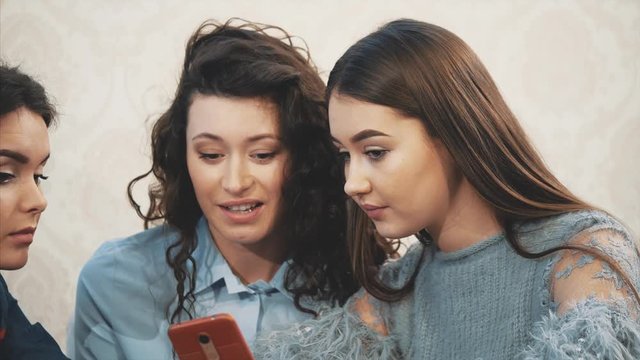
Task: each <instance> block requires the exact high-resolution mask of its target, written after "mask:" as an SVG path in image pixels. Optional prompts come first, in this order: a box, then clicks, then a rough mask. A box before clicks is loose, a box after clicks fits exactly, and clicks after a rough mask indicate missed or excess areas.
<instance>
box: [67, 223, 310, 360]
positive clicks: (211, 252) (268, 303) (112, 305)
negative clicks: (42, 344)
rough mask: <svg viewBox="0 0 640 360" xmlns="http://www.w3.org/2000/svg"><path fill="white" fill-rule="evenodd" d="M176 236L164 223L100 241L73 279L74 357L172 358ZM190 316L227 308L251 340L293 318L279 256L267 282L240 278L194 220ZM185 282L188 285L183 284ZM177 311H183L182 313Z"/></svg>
mask: <svg viewBox="0 0 640 360" xmlns="http://www.w3.org/2000/svg"><path fill="white" fill-rule="evenodd" d="M178 236H179V233H178V231H176V230H175V229H173V228H171V227H170V226H167V225H162V226H158V227H155V228H152V229H149V230H146V231H143V232H141V233H138V234H135V235H133V236H130V237H127V238H124V239H120V240H114V241H108V242H106V243H105V244H103V245H102V246H101V247H100V248H99V249H98V250H97V251H96V253H95V254H94V255H93V257H92V258H91V259H90V260H89V262H87V264H86V265H85V266H84V267H83V269H82V271H81V273H80V277H79V280H78V289H77V298H76V312H75V320H74V321H75V336H74V343H73V344H72V346H71V347H70V348H75V356H74V358H75V359H78V360H79V359H124V358H126V359H172V356H173V350H172V346H171V343H170V341H169V338H168V335H167V330H168V328H169V321H168V319H169V317H170V315H171V314H172V313H173V311H174V309H175V308H176V305H177V295H176V280H175V278H174V275H173V272H172V270H171V268H170V267H169V266H168V264H167V262H166V260H165V251H166V249H167V248H168V246H170V245H171V244H172V243H174V242H175V241H176V240H177V238H178ZM196 237H197V247H196V249H195V251H194V252H193V254H192V256H193V258H194V260H195V263H196V288H195V291H194V295H195V299H196V301H195V308H194V309H193V311H191V313H192V314H193V315H194V318H198V317H204V316H207V315H212V314H216V313H220V312H226V313H230V314H231V315H233V317H234V318H235V319H236V321H237V323H238V326H239V327H240V330H241V331H242V333H243V334H244V336H245V338H246V340H247V342H248V343H249V344H250V345H251V344H252V343H253V340H254V338H255V335H256V332H257V331H261V330H262V331H269V330H271V329H276V328H282V327H283V326H284V325H287V324H291V323H295V322H300V321H302V320H304V319H308V318H309V317H311V315H309V314H306V313H303V312H301V311H299V310H297V309H296V308H295V306H294V303H293V297H292V296H291V294H290V293H288V292H287V291H286V290H285V288H284V276H285V274H286V270H287V268H288V263H287V262H285V263H284V264H283V265H282V266H281V267H280V269H279V270H278V271H277V272H276V274H275V275H274V277H273V279H272V280H271V281H270V282H266V281H262V280H259V281H257V282H255V283H252V284H249V285H245V284H243V283H242V282H241V281H240V279H238V277H237V276H235V275H234V274H233V272H232V271H231V269H230V268H229V265H228V264H227V261H226V260H225V259H224V257H223V256H222V254H221V253H220V252H219V251H218V249H217V247H216V246H215V243H214V242H213V239H212V238H211V234H210V232H209V228H208V225H207V222H206V220H205V219H204V218H202V219H200V221H199V222H198V224H197V228H196ZM186 286H188V285H186ZM181 319H182V320H185V319H187V316H186V314H185V313H183V314H181Z"/></svg>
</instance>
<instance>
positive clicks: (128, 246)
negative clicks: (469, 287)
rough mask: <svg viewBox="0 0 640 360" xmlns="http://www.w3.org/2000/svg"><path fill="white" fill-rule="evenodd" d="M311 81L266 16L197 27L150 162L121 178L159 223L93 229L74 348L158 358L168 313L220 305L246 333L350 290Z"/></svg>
mask: <svg viewBox="0 0 640 360" xmlns="http://www.w3.org/2000/svg"><path fill="white" fill-rule="evenodd" d="M271 34H274V35H271ZM324 91H325V86H324V83H323V82H322V80H321V79H320V77H319V76H318V73H317V70H316V68H315V66H314V65H313V63H312V62H311V60H310V58H309V54H308V53H307V51H306V50H305V49H302V48H299V47H296V46H294V44H293V41H292V38H291V36H289V35H288V34H287V33H286V32H285V31H284V30H282V29H280V28H278V27H274V26H267V25H262V24H254V23H250V22H245V21H242V20H239V19H231V20H229V21H228V22H226V23H225V24H222V25H218V24H216V23H214V22H212V21H207V22H205V23H204V24H203V25H201V26H200V27H199V28H198V29H197V30H196V32H195V33H194V34H193V35H192V36H191V38H190V39H189V41H188V44H187V47H186V52H185V59H184V65H183V68H182V75H181V77H180V82H179V84H178V88H177V90H176V94H175V98H174V99H173V102H172V104H171V106H170V107H169V109H168V110H167V111H166V112H165V113H164V114H163V115H162V116H160V118H159V119H158V121H157V122H156V123H155V125H154V128H153V133H152V150H153V165H152V168H151V170H150V171H149V172H147V173H145V174H143V175H141V176H139V177H137V178H135V179H133V181H131V183H130V184H129V197H130V201H131V203H132V205H133V206H134V208H135V209H136V210H137V212H138V214H139V215H140V216H141V217H142V218H143V219H144V221H145V226H146V227H147V228H148V227H149V225H151V224H153V223H158V222H160V223H161V224H160V225H159V226H156V227H153V228H148V229H147V230H145V231H143V232H141V233H139V234H136V235H133V236H130V237H127V238H125V239H121V240H116V241H109V242H107V243H105V244H104V245H102V247H101V248H100V249H98V250H97V252H96V253H95V255H94V256H93V257H92V258H91V260H89V262H88V263H87V264H86V265H85V266H84V268H83V270H82V272H81V274H80V278H79V281H78V292H77V294H78V295H77V303H76V313H75V337H74V341H75V349H76V358H77V359H87V358H100V359H102V358H105V359H106V358H109V359H115V358H129V359H138V358H153V359H170V358H172V357H173V351H172V347H171V344H170V341H169V338H168V336H167V329H168V327H169V325H170V324H174V323H178V322H180V321H184V320H187V319H191V318H198V317H203V316H207V315H212V314H215V313H219V312H227V313H231V314H232V315H233V316H234V317H235V319H236V321H237V322H238V325H239V327H240V329H241V331H242V333H243V335H244V336H245V338H246V339H247V341H248V343H249V344H250V345H251V343H252V342H253V339H254V337H255V334H256V332H258V331H269V330H272V329H277V328H283V327H284V326H285V325H288V324H291V323H295V322H299V321H302V320H304V319H307V318H311V317H313V316H315V315H317V313H318V312H320V311H321V310H322V309H324V308H330V307H333V306H336V305H342V304H344V302H345V301H346V300H347V299H348V298H349V297H350V296H351V295H352V294H353V293H354V292H355V291H356V290H357V288H358V286H357V282H356V281H355V279H354V277H353V274H352V272H351V271H350V269H351V266H350V262H349V257H348V251H347V248H346V246H347V244H346V240H345V236H346V235H345V234H346V230H345V229H346V214H345V212H346V210H345V200H346V197H345V195H344V193H343V191H342V184H343V181H344V177H343V174H342V171H341V169H340V168H339V166H338V159H337V154H336V152H335V150H334V148H333V145H332V143H331V137H330V134H329V129H328V121H327V114H326V106H325V103H324ZM148 175H153V176H154V177H155V179H156V180H157V182H156V183H155V184H154V185H152V186H151V187H150V190H149V199H150V208H149V209H148V211H146V213H144V214H143V212H142V210H140V207H139V206H138V205H137V203H136V202H135V201H134V199H133V198H132V196H131V193H132V187H133V186H134V184H135V183H136V182H137V181H138V180H140V179H142V178H144V177H146V176H148ZM385 251H386V250H384V249H383V248H382V247H380V248H378V249H377V250H376V251H375V252H376V256H377V257H378V260H377V263H378V264H380V263H382V262H383V261H384V259H385V258H386V252H385ZM374 262H375V261H374Z"/></svg>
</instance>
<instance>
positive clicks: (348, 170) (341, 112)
mask: <svg viewBox="0 0 640 360" xmlns="http://www.w3.org/2000/svg"><path fill="white" fill-rule="evenodd" d="M329 122H330V127H331V134H332V136H333V138H334V140H335V143H336V146H338V148H339V151H340V153H341V157H342V158H343V161H344V168H345V177H346V183H345V186H344V190H345V192H346V193H347V195H349V196H351V197H352V198H353V199H354V200H355V201H356V203H358V205H359V206H360V207H361V208H362V209H363V210H364V211H365V212H366V213H367V215H368V216H369V218H371V219H372V220H373V222H374V224H375V226H376V229H377V230H378V232H379V233H380V235H382V236H384V237H387V238H401V237H406V236H409V235H412V234H415V233H417V232H418V231H420V230H421V229H424V228H428V229H429V230H430V231H434V230H435V231H438V230H439V228H440V227H441V226H442V223H443V220H444V218H445V215H446V213H447V211H448V209H449V206H450V196H451V193H452V191H453V189H452V186H455V184H452V179H455V178H456V176H455V175H454V171H453V165H452V164H453V162H452V160H451V159H450V157H449V156H448V153H447V152H446V150H445V149H444V146H442V145H441V143H440V142H439V141H434V140H432V139H431V138H430V137H429V136H428V135H427V133H426V131H425V129H424V126H423V125H422V123H421V122H420V120H419V119H415V118H411V117H407V116H404V115H402V114H400V113H398V112H397V111H395V110H394V109H392V108H389V107H386V106H381V105H377V104H372V103H367V102H362V101H358V100H355V99H353V98H349V97H346V96H341V95H336V94H334V95H332V96H331V100H330V102H329ZM432 229H433V230H432Z"/></svg>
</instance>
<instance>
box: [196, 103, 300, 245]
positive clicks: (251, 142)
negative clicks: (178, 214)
mask: <svg viewBox="0 0 640 360" xmlns="http://www.w3.org/2000/svg"><path fill="white" fill-rule="evenodd" d="M186 135H187V139H186V140H187V142H186V144H187V167H188V169H189V175H190V177H191V181H192V183H193V187H194V190H195V194H196V198H197V200H198V203H199V205H200V207H201V208H202V211H203V213H204V216H205V217H206V219H207V221H208V223H209V229H210V230H211V234H212V235H213V238H214V239H215V242H216V244H217V245H218V247H219V248H220V249H221V250H222V251H223V252H224V249H229V248H233V247H235V246H254V245H257V246H267V247H268V246H270V245H271V244H279V243H280V242H281V241H282V239H279V238H277V231H276V230H277V229H276V225H277V223H278V217H279V214H280V209H281V208H282V184H283V181H284V175H285V168H286V165H287V162H288V158H289V156H288V152H287V150H286V149H285V148H284V147H283V145H282V143H281V142H280V140H279V132H278V117H277V112H276V110H275V106H273V105H272V104H271V103H269V102H267V101H265V100H261V99H244V98H229V97H219V96H213V95H195V96H194V99H193V102H192V104H191V106H190V108H189V113H188V125H187V131H186Z"/></svg>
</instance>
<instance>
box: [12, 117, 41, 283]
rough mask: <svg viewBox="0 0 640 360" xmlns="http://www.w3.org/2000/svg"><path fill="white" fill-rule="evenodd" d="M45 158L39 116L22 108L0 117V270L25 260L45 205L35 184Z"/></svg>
mask: <svg viewBox="0 0 640 360" xmlns="http://www.w3.org/2000/svg"><path fill="white" fill-rule="evenodd" d="M48 158H49V134H48V133H47V127H46V125H45V123H44V120H43V119H42V117H41V116H40V115H38V114H36V113H34V112H32V111H30V110H28V109H26V108H24V107H23V108H19V109H17V110H16V111H13V112H11V113H8V114H5V115H4V116H2V117H0V269H3V270H15V269H19V268H21V267H23V266H24V265H25V264H26V263H27V258H28V253H29V245H31V243H32V241H33V234H34V232H35V230H36V227H37V226H38V221H39V219H40V214H41V213H42V212H43V211H44V209H45V208H46V207H47V201H46V199H45V198H44V196H43V194H42V192H41V190H40V188H39V187H38V184H39V182H40V180H42V179H43V178H44V176H43V175H42V174H43V173H42V172H43V167H44V165H45V163H46V161H47V159H48Z"/></svg>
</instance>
